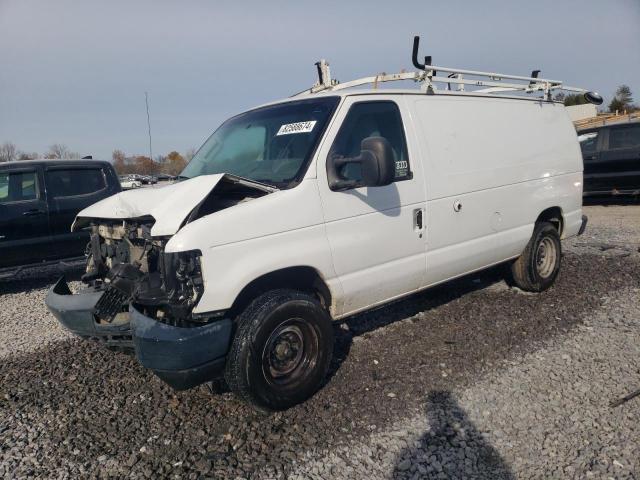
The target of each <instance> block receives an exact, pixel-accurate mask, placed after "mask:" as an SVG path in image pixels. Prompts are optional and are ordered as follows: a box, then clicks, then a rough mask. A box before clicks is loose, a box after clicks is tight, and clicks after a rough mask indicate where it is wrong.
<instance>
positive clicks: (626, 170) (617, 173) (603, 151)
mask: <svg viewBox="0 0 640 480" xmlns="http://www.w3.org/2000/svg"><path fill="white" fill-rule="evenodd" d="M578 140H580V148H581V149H582V158H583V160H584V194H585V195H600V194H627V195H629V194H630V195H639V194H640V122H634V123H618V124H613V125H606V126H603V127H597V128H589V129H586V130H581V131H579V132H578Z"/></svg>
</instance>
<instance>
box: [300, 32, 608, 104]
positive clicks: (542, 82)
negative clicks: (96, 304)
mask: <svg viewBox="0 0 640 480" xmlns="http://www.w3.org/2000/svg"><path fill="white" fill-rule="evenodd" d="M419 44H420V37H418V36H415V37H414V38H413V53H412V61H413V65H414V66H415V67H416V68H417V69H418V71H415V72H405V71H401V72H400V73H392V74H388V73H380V74H378V75H373V76H370V77H364V78H359V79H357V80H351V81H349V82H345V83H340V82H338V81H337V80H335V79H332V78H331V71H330V69H329V63H328V62H327V61H326V60H324V59H322V60H320V61H319V62H317V63H316V68H317V70H318V81H317V82H316V83H315V84H314V85H313V86H312V87H311V88H310V89H307V90H304V91H302V92H300V93H298V94H296V95H294V96H298V95H309V94H314V93H319V92H326V91H337V90H344V89H347V88H353V87H357V86H360V85H368V84H373V86H374V87H373V88H374V89H375V88H377V86H378V84H379V83H385V82H395V81H402V80H413V81H415V82H417V83H420V84H421V90H422V91H424V92H425V93H426V94H427V95H433V94H435V91H436V90H437V88H436V86H435V84H436V83H441V84H446V88H445V90H451V85H452V84H453V85H457V91H465V86H470V87H481V88H476V89H474V90H470V91H472V92H473V93H484V94H499V93H528V94H530V93H534V92H542V93H543V99H544V100H548V101H551V100H552V97H551V94H552V91H553V90H565V91H568V92H574V93H583V94H584V97H585V99H586V100H587V101H588V102H589V103H593V104H595V105H600V104H601V103H602V97H601V96H600V95H599V94H598V93H596V92H590V91H588V90H586V89H584V88H578V87H569V86H566V85H563V83H562V82H561V81H560V80H550V79H547V78H539V74H540V70H533V71H532V72H531V76H529V77H524V76H519V75H507V74H504V73H493V72H480V71H476V70H465V69H461V68H450V67H440V66H436V65H432V64H431V56H427V57H424V63H420V62H419V61H418V47H419ZM438 73H443V74H448V75H447V76H439V75H438ZM465 77H467V78H465ZM468 77H473V78H468ZM505 80H508V82H506V81H505Z"/></svg>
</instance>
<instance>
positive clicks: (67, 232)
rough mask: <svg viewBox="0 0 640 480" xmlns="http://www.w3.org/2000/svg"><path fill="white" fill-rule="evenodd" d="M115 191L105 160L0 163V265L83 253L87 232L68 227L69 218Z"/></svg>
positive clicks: (117, 189) (116, 186) (117, 187)
mask: <svg viewBox="0 0 640 480" xmlns="http://www.w3.org/2000/svg"><path fill="white" fill-rule="evenodd" d="M120 191H121V188H120V182H119V181H118V177H117V175H116V173H115V171H114V169H113V166H112V165H111V164H110V163H109V162H104V161H97V160H85V159H83V160H24V161H17V162H8V163H0V268H5V267H15V266H23V265H27V264H35V263H40V262H45V261H49V260H58V259H64V258H71V257H78V256H81V255H83V253H84V251H85V248H86V246H87V242H88V240H89V235H88V234H87V233H86V232H82V231H76V232H72V231H71V224H72V223H73V219H74V218H75V216H76V214H77V213H78V212H79V211H80V210H82V209H84V208H86V207H88V206H89V205H92V204H93V203H95V202H97V201H99V200H102V199H104V198H106V197H109V196H111V195H113V194H114V193H118V192H120Z"/></svg>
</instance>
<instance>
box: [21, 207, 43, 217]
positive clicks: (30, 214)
mask: <svg viewBox="0 0 640 480" xmlns="http://www.w3.org/2000/svg"><path fill="white" fill-rule="evenodd" d="M22 215H24V216H25V217H35V216H36V215H44V212H43V211H42V210H38V209H37V208H34V209H33V210H27V211H26V212H22Z"/></svg>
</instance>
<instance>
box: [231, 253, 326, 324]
mask: <svg viewBox="0 0 640 480" xmlns="http://www.w3.org/2000/svg"><path fill="white" fill-rule="evenodd" d="M280 288H288V289H293V290H299V291H302V292H307V293H311V294H312V295H314V296H315V297H317V299H318V301H319V302H320V303H321V304H322V306H323V307H324V308H325V309H326V310H327V311H328V312H329V313H331V311H332V303H333V300H334V298H333V295H332V293H331V289H330V288H329V286H328V285H327V282H326V281H325V280H324V278H323V277H322V275H321V274H320V272H319V271H318V270H317V269H315V268H314V267H311V266H308V265H297V266H290V267H284V268H281V269H278V270H274V271H271V272H268V273H265V274H262V275H260V276H259V277H257V278H255V279H253V280H252V281H251V282H249V283H248V284H247V285H245V286H244V288H243V289H242V290H241V291H240V293H239V294H238V295H237V296H236V298H235V300H234V302H233V304H232V306H231V308H230V310H229V313H230V314H231V315H232V316H234V317H235V316H236V315H237V314H239V313H240V312H242V310H244V308H245V307H246V306H247V305H249V303H251V301H252V300H253V299H254V298H256V297H257V296H259V295H261V294H262V293H265V292H267V291H269V290H275V289H280Z"/></svg>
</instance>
